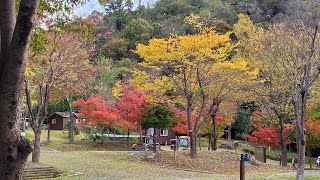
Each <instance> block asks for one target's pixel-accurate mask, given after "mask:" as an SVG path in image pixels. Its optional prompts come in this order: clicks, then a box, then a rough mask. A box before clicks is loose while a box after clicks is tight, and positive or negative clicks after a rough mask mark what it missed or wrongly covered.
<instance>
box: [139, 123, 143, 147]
mask: <svg viewBox="0 0 320 180" xmlns="http://www.w3.org/2000/svg"><path fill="white" fill-rule="evenodd" d="M139 141H140V144H143V140H142V130H141V125H140V126H139Z"/></svg>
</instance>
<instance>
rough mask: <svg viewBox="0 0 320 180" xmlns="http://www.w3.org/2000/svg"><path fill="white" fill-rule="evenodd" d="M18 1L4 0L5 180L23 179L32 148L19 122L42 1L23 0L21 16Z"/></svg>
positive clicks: (0, 122) (0, 68) (1, 98)
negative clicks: (28, 58) (31, 40)
mask: <svg viewBox="0 0 320 180" xmlns="http://www.w3.org/2000/svg"><path fill="white" fill-rule="evenodd" d="M15 2H16V1H12V0H1V1H0V17H1V18H0V33H1V35H0V42H1V49H0V102H1V103H0V132H1V136H0V145H1V146H0V155H1V158H0V179H1V180H2V179H3V180H17V179H22V173H23V168H24V166H25V162H26V160H27V158H28V155H29V154H30V153H31V152H32V144H31V142H30V141H29V140H27V139H24V138H21V136H20V125H19V122H20V121H21V105H20V102H21V96H22V87H23V86H22V85H23V80H24V71H25V65H26V56H27V49H28V42H29V37H30V33H31V29H32V25H33V21H34V17H35V15H36V12H37V7H38V2H39V1H37V0H24V1H21V2H20V7H19V9H20V10H19V13H18V17H17V16H16V11H15V9H16V6H15V5H16V4H15ZM16 17H17V18H16ZM16 19H17V21H16Z"/></svg>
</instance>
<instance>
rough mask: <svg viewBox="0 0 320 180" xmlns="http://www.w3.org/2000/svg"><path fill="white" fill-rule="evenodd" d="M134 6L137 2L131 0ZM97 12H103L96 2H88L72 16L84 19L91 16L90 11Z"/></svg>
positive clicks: (151, 2) (146, 0) (144, 1)
mask: <svg viewBox="0 0 320 180" xmlns="http://www.w3.org/2000/svg"><path fill="white" fill-rule="evenodd" d="M141 1H142V3H144V4H147V3H150V4H153V3H154V2H155V1H156V0H141ZM133 3H134V6H137V5H138V3H139V0H133ZM94 10H97V11H100V12H104V9H103V7H102V6H101V5H100V4H99V2H98V0H88V1H87V2H86V3H85V4H84V5H82V6H81V7H78V8H77V9H75V11H74V14H75V15H76V16H80V17H86V16H88V15H90V14H91V12H92V11H94Z"/></svg>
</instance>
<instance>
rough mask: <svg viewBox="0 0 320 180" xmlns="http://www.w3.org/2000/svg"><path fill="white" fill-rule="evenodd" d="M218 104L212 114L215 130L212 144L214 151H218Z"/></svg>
mask: <svg viewBox="0 0 320 180" xmlns="http://www.w3.org/2000/svg"><path fill="white" fill-rule="evenodd" d="M215 104H216V108H213V109H212V112H211V119H212V128H213V142H212V144H211V149H212V151H216V150H217V149H218V145H217V144H218V142H217V141H218V135H217V130H218V127H217V120H216V116H217V112H218V109H219V103H215Z"/></svg>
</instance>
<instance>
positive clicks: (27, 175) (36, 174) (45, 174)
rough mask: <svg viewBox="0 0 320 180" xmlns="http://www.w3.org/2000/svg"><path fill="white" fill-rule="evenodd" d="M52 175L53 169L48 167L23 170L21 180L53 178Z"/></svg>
mask: <svg viewBox="0 0 320 180" xmlns="http://www.w3.org/2000/svg"><path fill="white" fill-rule="evenodd" d="M53 174H54V170H53V167H49V166H42V167H32V168H25V169H24V173H23V179H25V180H27V179H44V178H53Z"/></svg>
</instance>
